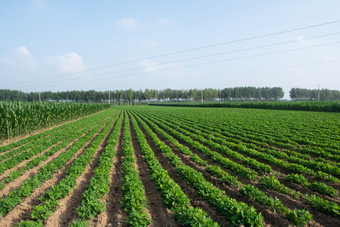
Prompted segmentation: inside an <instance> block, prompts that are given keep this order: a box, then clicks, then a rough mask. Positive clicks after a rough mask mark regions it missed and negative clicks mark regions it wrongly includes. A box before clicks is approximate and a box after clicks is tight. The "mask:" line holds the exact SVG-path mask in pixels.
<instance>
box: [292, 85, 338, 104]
mask: <svg viewBox="0 0 340 227" xmlns="http://www.w3.org/2000/svg"><path fill="white" fill-rule="evenodd" d="M289 95H290V98H291V99H293V100H321V101H328V100H340V91H338V90H328V89H321V90H318V89H313V90H311V89H304V88H292V89H291V90H290V92H289Z"/></svg>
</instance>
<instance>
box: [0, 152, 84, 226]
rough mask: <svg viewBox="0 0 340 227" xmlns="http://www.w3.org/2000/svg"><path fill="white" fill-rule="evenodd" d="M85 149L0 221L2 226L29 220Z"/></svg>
mask: <svg viewBox="0 0 340 227" xmlns="http://www.w3.org/2000/svg"><path fill="white" fill-rule="evenodd" d="M84 150H85V149H84V148H82V149H80V150H79V151H78V152H77V153H76V154H75V155H74V157H73V158H72V159H70V160H69V161H68V162H67V163H66V164H65V166H64V167H63V168H61V169H60V170H59V171H58V172H57V173H56V174H54V176H53V177H52V178H51V179H50V180H48V181H46V182H44V183H43V184H42V185H41V186H40V187H39V188H37V189H35V190H34V191H33V193H32V194H31V196H29V197H27V198H25V199H23V201H22V203H20V204H19V205H18V206H16V207H15V208H14V209H13V210H12V211H10V212H9V213H8V214H7V215H6V216H5V217H3V218H2V219H0V226H13V225H15V224H17V223H19V222H20V221H21V220H26V219H28V218H29V216H30V214H31V213H32V211H33V209H34V207H35V206H37V205H39V204H40V203H41V201H40V200H39V198H40V197H41V196H42V195H43V194H44V193H45V191H47V190H48V189H49V188H50V187H52V186H53V185H56V184H57V183H58V182H59V181H60V180H62V179H63V178H64V177H65V175H66V173H65V171H66V170H67V169H68V167H69V166H70V165H71V163H72V162H73V161H74V160H75V159H77V158H78V157H79V156H80V155H81V154H82V153H83V151H84Z"/></svg>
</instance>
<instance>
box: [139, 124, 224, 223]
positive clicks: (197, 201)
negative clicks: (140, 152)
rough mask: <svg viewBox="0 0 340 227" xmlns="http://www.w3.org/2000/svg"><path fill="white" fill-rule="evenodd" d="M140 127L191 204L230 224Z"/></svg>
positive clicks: (216, 219)
mask: <svg viewBox="0 0 340 227" xmlns="http://www.w3.org/2000/svg"><path fill="white" fill-rule="evenodd" d="M139 127H140V129H141V130H142V131H143V133H144V134H145V138H146V140H147V142H148V144H149V146H150V147H151V149H152V150H153V151H154V153H155V155H156V157H157V159H158V161H159V163H160V164H161V165H162V167H163V168H164V169H165V170H167V171H168V173H169V176H170V177H171V178H172V179H173V180H174V181H175V182H176V183H177V184H178V185H179V186H180V187H181V189H182V190H183V192H184V193H185V194H186V195H187V196H188V197H189V199H190V201H191V205H192V206H194V207H199V208H201V209H202V210H203V211H205V212H206V213H207V214H208V216H209V217H211V218H212V219H213V220H214V221H215V222H217V223H218V224H219V225H221V226H229V225H230V222H229V221H228V220H227V219H226V217H224V216H223V215H221V214H220V213H219V212H218V211H217V210H216V209H215V208H214V207H212V206H211V205H210V204H209V203H208V202H207V201H206V200H204V199H203V197H202V196H200V195H198V194H197V193H196V191H195V189H194V188H193V187H191V186H190V185H189V184H188V183H187V182H186V180H185V179H183V178H182V177H181V176H180V175H179V174H178V173H177V171H176V169H175V167H173V166H172V164H171V163H170V161H169V160H168V159H167V158H166V156H165V154H164V153H162V152H161V151H160V150H159V149H158V148H157V146H156V145H155V143H154V142H153V141H152V140H151V138H150V137H149V135H147V133H146V132H145V130H144V129H143V127H142V126H141V125H140V124H139Z"/></svg>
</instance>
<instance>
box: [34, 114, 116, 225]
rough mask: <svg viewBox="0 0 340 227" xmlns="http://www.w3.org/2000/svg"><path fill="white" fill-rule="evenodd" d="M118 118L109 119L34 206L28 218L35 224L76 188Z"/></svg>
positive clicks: (49, 213) (50, 212)
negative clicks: (61, 177)
mask: <svg viewBox="0 0 340 227" xmlns="http://www.w3.org/2000/svg"><path fill="white" fill-rule="evenodd" d="M117 118H118V116H116V117H115V118H112V119H110V121H109V122H108V124H106V125H105V126H104V127H103V129H102V130H101V131H100V132H99V134H98V135H97V136H96V138H95V139H94V140H93V141H92V142H91V144H90V145H89V146H88V147H87V148H86V149H85V150H84V152H83V153H82V154H81V155H80V156H79V157H78V158H77V159H76V160H75V161H74V162H72V164H71V165H70V167H69V168H68V169H67V170H66V175H65V177H64V178H63V179H62V180H61V181H59V182H58V184H56V185H54V186H52V187H51V188H50V189H48V190H47V191H46V192H45V193H44V195H43V196H42V197H41V198H40V200H41V201H42V204H40V205H38V206H35V208H34V209H33V211H32V213H31V216H30V218H31V219H32V220H34V221H35V222H37V223H42V222H43V221H44V220H46V219H47V218H48V217H49V216H50V215H51V214H52V213H53V212H54V211H55V210H56V209H57V208H58V205H59V200H60V199H62V198H65V197H66V196H67V195H68V194H69V193H70V192H72V191H73V189H74V187H75V186H76V179H77V178H78V177H79V176H80V175H81V174H82V173H83V172H84V170H85V168H86V167H87V166H88V165H89V162H90V161H91V160H92V159H93V156H94V154H95V153H96V152H97V149H98V148H99V147H100V145H101V143H102V141H103V139H104V138H105V136H107V135H108V133H109V131H110V129H111V128H112V127H113V123H114V121H116V120H117Z"/></svg>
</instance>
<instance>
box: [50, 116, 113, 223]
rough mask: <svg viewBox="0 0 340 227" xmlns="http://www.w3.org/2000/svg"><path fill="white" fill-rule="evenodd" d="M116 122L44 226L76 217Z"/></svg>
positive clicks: (71, 220) (67, 221)
mask: <svg viewBox="0 0 340 227" xmlns="http://www.w3.org/2000/svg"><path fill="white" fill-rule="evenodd" d="M116 122H117V121H116ZM116 122H115V123H114V124H113V126H112V127H111V128H110V131H109V132H108V134H107V135H106V136H105V138H104V139H103V140H102V142H101V144H100V147H99V148H97V150H96V153H95V154H94V156H93V159H92V160H91V162H90V163H89V164H88V165H87V167H86V168H85V171H84V172H83V173H82V174H81V175H80V176H79V177H78V178H77V180H76V186H75V187H74V189H73V191H72V192H71V193H70V194H69V195H68V196H66V197H65V198H64V199H61V200H60V202H59V207H58V209H57V210H56V211H55V212H53V213H52V214H51V216H50V217H49V218H48V219H47V220H46V222H45V226H51V227H53V226H70V225H71V223H72V222H73V220H75V219H76V218H77V216H78V215H77V210H76V209H77V208H78V206H79V205H80V204H81V200H82V198H83V193H84V191H85V190H86V189H87V186H88V185H89V183H90V180H91V179H92V177H93V175H94V170H95V169H96V168H97V166H98V160H99V158H100V155H101V154H102V152H103V151H104V148H105V146H106V145H107V141H108V139H109V136H110V134H111V133H112V130H113V128H114V126H115V125H116Z"/></svg>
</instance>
